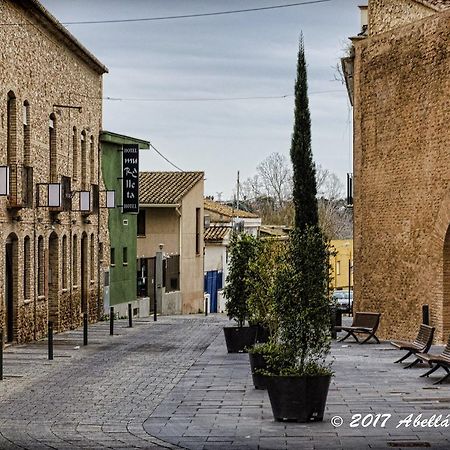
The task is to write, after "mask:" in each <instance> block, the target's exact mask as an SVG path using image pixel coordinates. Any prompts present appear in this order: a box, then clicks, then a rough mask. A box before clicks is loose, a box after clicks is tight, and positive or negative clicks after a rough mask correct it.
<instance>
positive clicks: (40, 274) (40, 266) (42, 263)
mask: <svg viewBox="0 0 450 450" xmlns="http://www.w3.org/2000/svg"><path fill="white" fill-rule="evenodd" d="M37 253H38V273H37V276H38V279H37V285H38V295H39V296H43V295H45V279H44V268H45V259H44V238H43V237H42V236H39V238H38V252H37Z"/></svg>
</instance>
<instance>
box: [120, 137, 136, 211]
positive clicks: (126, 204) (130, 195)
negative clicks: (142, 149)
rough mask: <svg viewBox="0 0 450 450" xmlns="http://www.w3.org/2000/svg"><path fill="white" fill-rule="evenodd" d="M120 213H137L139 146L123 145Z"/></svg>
mask: <svg viewBox="0 0 450 450" xmlns="http://www.w3.org/2000/svg"><path fill="white" fill-rule="evenodd" d="M122 172H123V174H122V177H123V179H122V181H123V185H122V186H123V187H122V204H123V205H122V212H124V213H138V212H139V145H137V144H124V145H123V152H122Z"/></svg>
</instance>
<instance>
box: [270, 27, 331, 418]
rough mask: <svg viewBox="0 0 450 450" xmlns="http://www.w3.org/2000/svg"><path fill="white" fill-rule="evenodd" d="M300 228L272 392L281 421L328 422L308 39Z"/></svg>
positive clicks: (324, 250)
mask: <svg viewBox="0 0 450 450" xmlns="http://www.w3.org/2000/svg"><path fill="white" fill-rule="evenodd" d="M291 160H292V165H293V202H294V208H295V228H294V230H293V231H292V233H291V235H290V241H289V245H288V249H287V252H286V255H285V258H284V259H283V261H282V262H281V264H280V268H279V271H278V275H277V282H276V286H275V288H274V304H275V310H276V313H277V317H278V323H279V333H278V339H277V341H276V343H275V344H274V349H272V351H271V352H270V353H269V354H268V355H267V356H266V359H267V369H266V373H267V374H269V375H270V376H269V377H268V381H267V388H268V393H269V398H270V402H271V405H272V411H273V415H274V417H275V419H276V420H296V421H299V422H307V421H320V420H322V419H323V414H324V410H325V403H326V398H327V395H328V388H329V385H330V380H331V376H332V371H331V368H330V366H329V364H328V363H327V359H326V358H327V355H328V353H329V349H330V339H331V338H330V326H329V320H330V314H329V299H328V285H329V280H330V270H329V245H328V242H327V240H326V238H325V236H324V235H323V233H322V232H321V230H320V229H319V220H318V208H317V199H316V195H317V187H316V179H315V166H314V163H313V159H312V152H311V120H310V114H309V106H308V95H307V75H306V61H305V52H304V44H303V36H301V38H300V43H299V51H298V62H297V80H296V84H295V120H294V131H293V134H292V143H291Z"/></svg>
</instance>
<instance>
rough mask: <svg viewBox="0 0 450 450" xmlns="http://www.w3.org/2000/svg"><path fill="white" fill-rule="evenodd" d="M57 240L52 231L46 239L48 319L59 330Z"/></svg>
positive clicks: (58, 258)
mask: <svg viewBox="0 0 450 450" xmlns="http://www.w3.org/2000/svg"><path fill="white" fill-rule="evenodd" d="M59 247H60V246H59V238H58V235H57V234H56V233H55V232H54V231H53V232H52V233H51V234H50V237H49V238H48V319H49V320H50V321H52V322H53V327H54V329H55V330H58V329H59V325H60V324H59V260H60V257H59Z"/></svg>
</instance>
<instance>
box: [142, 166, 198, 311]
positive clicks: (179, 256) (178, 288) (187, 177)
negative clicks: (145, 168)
mask: <svg viewBox="0 0 450 450" xmlns="http://www.w3.org/2000/svg"><path fill="white" fill-rule="evenodd" d="M203 180H204V173H203V172H142V173H141V174H140V181H139V209H140V211H139V215H138V241H137V257H138V272H140V274H141V276H140V278H141V282H140V284H141V286H142V295H146V296H149V297H150V298H152V297H153V295H154V292H153V278H154V268H153V266H154V257H155V255H156V252H157V251H158V250H159V247H160V244H162V245H163V247H162V250H163V253H164V255H165V257H166V259H165V263H164V267H165V272H164V294H163V300H162V305H158V309H159V310H160V312H162V313H163V314H170V313H172V314H173V313H175V314H180V313H183V314H189V313H197V312H201V311H203V309H204V297H203V261H204V259H203V258H204V255H203V250H204V239H203V229H204V228H203V227H204V213H203V189H204V181H203ZM151 303H152V302H151Z"/></svg>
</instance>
